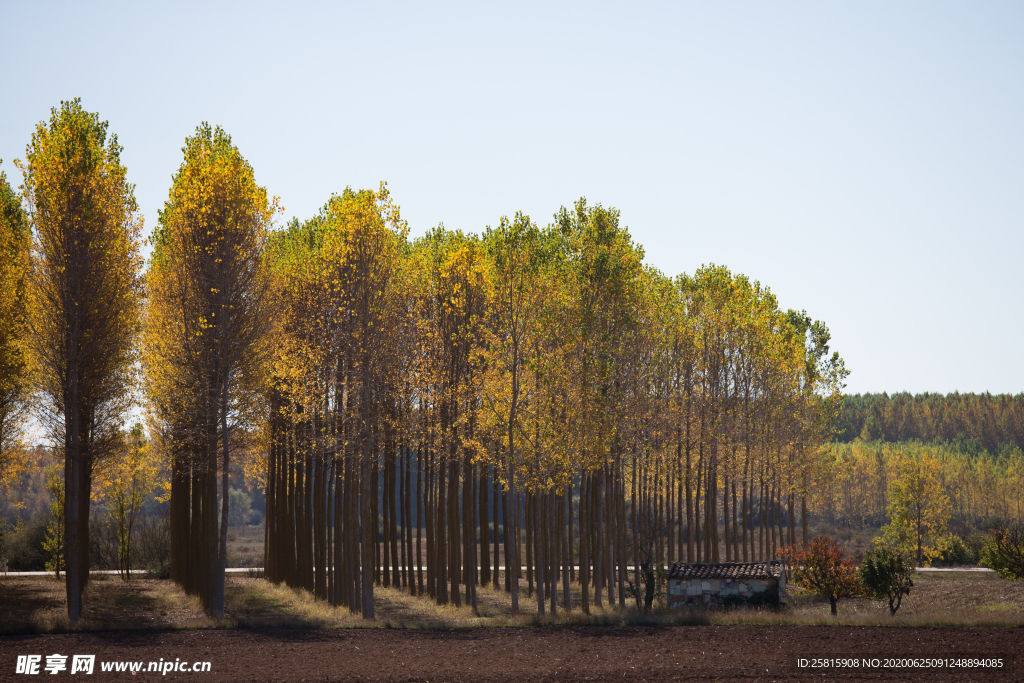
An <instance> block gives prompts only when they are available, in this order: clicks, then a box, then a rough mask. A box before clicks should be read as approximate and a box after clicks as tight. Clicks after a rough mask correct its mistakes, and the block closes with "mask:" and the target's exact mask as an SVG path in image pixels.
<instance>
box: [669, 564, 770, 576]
mask: <svg viewBox="0 0 1024 683" xmlns="http://www.w3.org/2000/svg"><path fill="white" fill-rule="evenodd" d="M769 572H770V574H769ZM781 574H782V563H781V562H769V563H768V566H767V571H766V567H765V563H764V562H721V563H716V564H686V563H685V562H673V563H672V567H671V568H670V569H669V572H668V578H670V579H763V578H766V577H768V576H769V575H770V576H773V577H776V578H777V577H779V576H780V575H781Z"/></svg>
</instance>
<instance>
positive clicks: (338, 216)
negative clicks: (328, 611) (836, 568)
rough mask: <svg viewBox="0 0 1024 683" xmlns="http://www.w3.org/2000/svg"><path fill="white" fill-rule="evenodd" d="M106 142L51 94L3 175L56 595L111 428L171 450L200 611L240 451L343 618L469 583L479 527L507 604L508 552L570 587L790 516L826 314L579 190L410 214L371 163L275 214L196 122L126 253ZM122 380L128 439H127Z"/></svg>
mask: <svg viewBox="0 0 1024 683" xmlns="http://www.w3.org/2000/svg"><path fill="white" fill-rule="evenodd" d="M120 149H121V148H120V147H119V145H118V144H117V141H116V138H115V137H113V136H110V137H108V135H107V127H106V124H105V123H100V122H99V119H98V116H97V115H95V114H91V113H88V112H85V111H84V110H83V109H82V108H81V105H80V103H79V102H78V101H77V100H76V101H72V102H64V103H62V104H61V107H60V108H55V109H54V110H53V112H52V115H51V118H50V121H49V122H48V123H47V122H40V124H39V125H38V127H37V129H36V131H35V133H34V134H33V138H32V142H31V144H30V145H29V149H28V150H27V157H26V160H25V162H24V163H23V164H21V165H20V168H21V169H22V171H23V174H24V178H25V182H24V185H23V192H22V196H21V198H20V199H21V203H20V205H19V204H18V202H17V201H13V199H12V198H14V197H15V195H14V194H13V191H12V190H10V187H9V185H8V184H7V182H6V178H3V182H2V185H3V188H0V189H2V190H3V191H2V192H0V196H2V197H4V198H6V199H5V202H6V203H5V204H4V207H5V208H4V211H3V212H2V214H0V215H2V217H3V223H2V226H0V227H2V230H3V232H2V234H0V237H2V240H3V242H2V246H3V248H4V249H6V250H8V252H9V256H10V258H7V259H5V260H3V261H0V265H2V266H3V270H2V272H0V277H2V278H3V282H4V283H6V284H5V287H6V286H8V285H9V286H10V288H11V290H10V291H12V292H15V293H16V294H17V296H16V297H14V298H13V299H11V300H9V299H6V298H5V299H4V304H5V305H8V304H10V308H11V312H12V313H11V315H10V316H5V317H4V318H3V319H2V321H0V322H2V326H3V328H2V330H0V353H2V354H3V355H2V360H3V363H2V365H0V371H2V372H3V373H4V374H3V377H2V378H0V379H2V381H0V389H3V391H4V392H6V393H4V394H3V395H2V396H0V399H2V401H0V436H2V437H3V439H4V443H3V444H2V446H3V449H2V450H0V469H5V470H10V469H12V467H13V465H14V464H16V463H15V462H14V458H13V456H11V455H10V454H14V453H16V452H17V448H16V447H15V445H14V444H15V442H16V441H17V440H18V438H19V428H20V427H19V425H23V424H24V420H25V415H26V411H27V407H28V406H29V405H34V406H35V407H36V408H37V409H38V408H39V407H42V412H40V413H39V416H40V417H41V418H42V419H43V421H44V424H45V425H46V426H47V428H48V430H49V436H50V439H51V441H52V443H53V444H54V446H55V447H56V450H57V451H58V452H59V453H60V454H61V455H62V459H63V472H64V476H63V478H62V482H63V486H64V487H65V491H66V496H65V497H66V504H65V505H64V508H63V512H62V513H61V514H60V517H61V518H62V519H63V520H64V526H63V532H62V533H63V541H62V545H63V547H64V549H65V553H64V555H65V561H66V566H67V593H68V610H69V617H70V618H71V620H72V621H75V620H77V618H78V616H79V614H80V612H81V599H82V595H83V590H84V587H85V584H86V582H87V580H88V568H89V553H88V548H89V542H88V533H89V532H88V530H89V523H90V520H89V512H90V509H89V504H88V502H89V500H90V497H91V495H92V492H93V485H94V483H95V482H96V481H97V479H98V478H100V475H103V473H104V472H106V471H109V468H110V467H111V466H112V464H116V463H118V462H120V461H121V460H124V459H125V458H127V457H128V456H127V454H128V453H132V452H137V453H138V454H143V453H144V452H145V453H150V454H154V455H159V456H160V457H162V458H163V461H164V463H165V466H166V468H167V469H168V470H169V473H170V479H171V481H170V489H171V490H170V503H169V505H170V513H169V514H170V532H169V533H170V538H171V567H170V572H171V576H172V578H173V579H174V580H175V581H177V582H179V583H180V584H181V585H182V586H183V587H184V588H185V589H186V590H187V591H188V592H189V593H191V594H194V595H198V596H199V597H200V599H201V601H202V602H203V604H204V606H205V607H206V609H207V610H208V611H210V612H211V613H212V614H214V615H220V614H222V613H223V608H224V569H225V562H226V557H227V551H226V547H227V523H228V520H230V518H231V514H230V507H231V506H230V498H231V497H230V495H224V494H225V492H229V491H230V488H231V486H232V483H233V482H232V476H234V477H235V480H234V481H237V477H238V474H237V473H238V471H239V468H240V466H244V467H246V468H248V469H247V472H248V471H249V470H251V473H253V474H255V475H257V476H260V477H262V478H263V479H264V481H265V482H266V504H267V508H266V509H267V515H266V519H267V525H266V534H267V542H266V546H265V547H266V571H267V575H268V577H270V578H271V579H272V580H274V581H284V582H287V583H289V584H291V585H294V586H301V587H304V588H307V589H309V590H311V591H313V592H314V593H315V594H316V595H317V596H319V597H321V598H323V599H326V600H329V601H331V602H332V603H334V604H339V605H345V606H347V607H348V608H350V609H351V610H353V611H356V612H360V613H362V614H363V615H364V616H365V617H367V618H372V617H373V615H374V601H373V591H374V587H375V585H379V584H391V585H396V584H397V585H401V586H402V587H403V588H407V589H408V590H410V591H412V592H415V593H416V594H424V595H429V596H431V597H433V598H434V599H436V600H437V601H438V602H441V603H446V602H456V603H459V602H461V601H462V600H465V601H466V602H468V603H469V604H471V605H474V606H475V605H476V587H477V586H478V585H480V584H481V583H484V582H487V581H488V580H489V581H490V582H491V583H494V582H495V581H497V580H499V574H498V572H497V571H496V565H497V564H498V560H499V557H503V558H504V562H505V564H506V565H507V566H508V567H509V571H508V572H507V573H506V577H507V586H508V589H509V590H510V591H511V592H512V597H513V603H514V604H516V605H517V604H518V590H519V588H518V587H519V570H520V567H521V566H526V567H527V575H526V579H527V585H528V587H529V589H530V590H532V591H534V592H535V593H536V596H537V600H538V606H539V607H540V608H541V609H543V606H544V605H545V602H546V601H548V600H550V605H551V608H554V607H555V604H556V598H557V592H558V589H559V582H561V591H562V594H563V598H564V600H567V599H568V584H569V582H571V581H575V580H578V581H579V582H580V584H581V585H582V587H583V608H584V609H585V610H586V609H589V606H590V604H591V603H593V604H596V605H601V604H602V602H603V600H605V599H607V600H608V601H610V602H612V601H614V602H618V604H620V605H623V604H624V603H625V600H626V595H627V591H628V590H629V587H630V586H632V587H635V588H636V589H637V590H638V591H639V590H641V588H640V586H641V584H643V585H644V586H646V595H647V596H648V598H649V597H650V596H651V595H653V583H652V582H653V581H655V580H656V579H655V577H656V576H657V575H658V574H659V572H658V571H657V567H658V566H663V565H664V564H665V562H666V561H670V560H674V559H678V558H685V559H688V560H693V561H701V560H705V561H719V560H726V561H729V560H755V559H763V558H767V557H771V556H773V555H774V553H775V551H776V548H777V547H778V546H780V545H783V544H789V545H791V544H794V543H796V542H797V539H796V534H797V531H796V520H797V519H798V518H802V519H804V520H806V518H807V515H808V514H809V512H810V507H809V506H811V505H813V498H812V497H811V495H810V494H811V492H812V491H813V488H814V487H815V485H816V482H817V481H819V479H820V477H821V475H822V472H823V471H824V469H823V468H827V466H828V465H829V462H828V460H827V459H825V458H824V457H823V452H822V450H821V449H820V445H821V444H822V443H823V442H825V441H827V440H828V439H830V438H831V436H832V424H833V422H834V419H835V415H836V412H837V411H838V409H839V401H840V398H841V391H842V387H843V380H844V378H845V376H846V371H845V369H844V367H843V363H842V359H841V358H840V357H839V355H838V354H836V353H830V351H829V342H830V338H829V333H828V329H827V327H826V326H825V325H824V324H823V323H822V322H820V321H813V320H811V319H810V318H809V317H808V316H807V315H806V313H804V312H798V311H783V310H781V309H779V307H778V304H777V302H776V300H775V298H774V296H773V295H772V294H771V293H770V292H769V291H768V290H767V289H766V288H764V287H762V286H761V285H759V284H758V283H756V282H753V281H751V280H749V279H748V278H746V277H744V276H741V275H735V274H733V273H730V272H729V270H728V269H727V268H724V267H721V266H707V267H704V268H702V269H700V270H699V271H697V272H696V273H695V274H693V275H680V276H678V277H667V276H665V275H663V274H661V273H659V272H658V271H657V270H655V269H653V268H651V267H650V266H648V265H645V264H644V262H643V256H644V254H643V250H642V248H641V247H640V246H639V245H637V244H635V243H634V242H633V241H632V238H631V237H630V235H629V232H628V231H627V230H626V229H625V228H624V227H623V226H621V225H620V222H619V215H618V213H617V212H616V211H615V210H613V209H606V208H604V207H602V206H600V205H590V204H588V203H587V202H586V201H585V200H582V199H581V200H580V201H578V202H577V203H576V204H575V205H574V206H573V207H572V208H562V209H561V210H559V211H558V212H557V214H556V215H555V216H554V219H553V221H552V222H551V223H550V224H549V225H547V226H546V227H539V226H538V225H537V224H536V223H534V222H533V221H531V220H530V219H529V217H527V216H523V215H518V214H517V215H516V216H515V218H514V219H513V220H511V221H509V220H507V219H504V218H502V219H501V220H500V221H499V223H498V225H497V226H496V227H494V228H487V229H486V230H485V231H484V232H483V234H481V235H466V234H462V233H459V232H451V231H447V230H445V229H443V227H439V228H437V229H435V230H432V231H430V232H428V233H427V235H426V236H424V237H422V238H420V239H416V240H410V239H409V237H408V229H407V227H406V225H405V223H404V222H403V221H402V219H401V216H400V214H399V210H398V206H397V205H396V204H395V203H394V202H393V201H392V199H391V197H390V196H389V194H388V192H387V190H386V187H385V186H383V185H382V186H381V188H380V190H379V191H377V192H373V191H366V190H364V191H351V190H346V191H345V192H343V193H342V194H340V195H336V196H334V197H332V198H331V199H330V200H329V201H328V203H327V204H326V205H325V207H324V208H323V210H322V211H321V212H320V213H319V214H318V215H317V216H315V217H313V218H311V219H309V220H307V221H305V222H300V221H293V222H292V223H290V224H289V225H288V226H287V227H286V228H285V229H282V230H274V229H273V220H274V216H275V215H276V214H277V213H278V207H277V206H276V201H275V200H274V199H272V198H271V197H270V196H269V195H268V193H267V191H266V189H265V188H263V187H261V186H259V185H258V184H257V183H256V181H255V173H254V171H253V169H252V167H251V166H250V165H249V163H248V162H247V161H246V160H245V159H244V158H243V157H242V155H241V153H240V152H239V150H238V149H237V148H236V147H235V146H234V145H233V143H232V141H231V138H230V137H229V136H228V135H227V134H226V133H225V132H224V131H223V130H221V129H219V128H216V129H214V128H211V127H210V126H208V125H206V124H203V125H202V126H200V127H199V128H198V129H197V131H196V133H195V135H193V136H190V137H189V138H187V139H186V141H185V146H184V148H183V150H182V151H183V156H184V158H183V161H182V164H181V167H180V168H179V170H178V172H177V173H176V174H175V175H174V177H173V179H172V184H171V189H170V192H169V195H168V199H167V202H166V203H165V205H164V209H163V210H162V211H161V212H160V216H159V221H158V224H157V226H156V228H155V230H154V231H153V233H152V236H151V238H150V241H151V244H152V245H153V254H152V258H151V260H150V262H149V264H148V270H147V271H145V272H143V263H142V261H141V259H140V256H139V254H140V249H141V246H142V244H141V239H140V237H139V232H140V228H141V220H140V216H139V215H138V213H137V207H136V204H135V200H134V194H133V192H134V188H133V187H132V186H131V185H130V184H129V183H127V180H126V177H127V176H126V169H125V168H124V166H123V165H122V164H121V163H120V156H119V154H120ZM8 199H12V201H9V202H8V201H7V200H8ZM8 204H9V205H10V206H8ZM30 229H31V231H30ZM139 367H141V369H142V374H141V377H140V376H139V373H138V372H137V369H138V368H139ZM140 384H141V385H142V388H143V389H144V394H145V402H146V410H147V432H148V433H147V436H148V440H147V442H146V443H147V444H148V445H147V446H146V449H145V451H143V450H142V449H141V446H139V448H134V447H132V448H128V449H127V450H126V449H125V448H123V446H124V444H125V443H128V442H127V441H126V438H127V436H126V435H127V432H126V430H125V429H124V426H123V424H122V423H123V421H124V419H125V417H126V416H127V415H128V408H129V405H130V402H131V400H132V397H133V396H134V394H135V389H136V388H138V387H139V385H140ZM30 398H32V400H31V401H30ZM38 399H42V400H41V401H40V400H38ZM132 443H137V444H142V443H143V442H142V440H141V437H139V438H138V439H136V437H135V436H133V437H132ZM241 454H248V455H251V454H256V457H254V458H253V457H248V458H246V460H245V462H244V463H243V462H240V460H239V455H241ZM0 476H5V477H7V476H9V475H8V474H6V473H5V472H2V471H0ZM104 476H105V475H104ZM499 518H500V519H499ZM499 522H500V523H499ZM804 529H806V525H804ZM803 540H804V541H805V542H806V538H804V539H803ZM499 550H500V552H499ZM723 553H724V556H723ZM577 565H578V566H579V570H578V573H577V570H576V567H577ZM411 567H415V568H416V571H415V574H416V576H415V580H413V576H412V572H411V570H410V568H411ZM628 567H632V569H629V570H628V572H629V575H627V568H628ZM399 568H403V570H402V571H399ZM591 591H593V592H592V593H591ZM605 596H606V597H605ZM564 604H568V603H567V602H565V603H564Z"/></svg>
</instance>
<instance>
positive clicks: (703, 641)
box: [0, 626, 1024, 683]
mask: <svg viewBox="0 0 1024 683" xmlns="http://www.w3.org/2000/svg"><path fill="white" fill-rule="evenodd" d="M54 653H59V654H64V655H73V654H94V655H96V666H95V673H94V674H93V675H92V676H90V677H88V678H86V680H90V679H91V680H122V681H129V680H156V679H165V680H191V681H196V682H197V683H198V682H202V683H213V682H214V681H430V682H434V681H541V680H543V681H676V680H707V681H748V682H755V681H765V682H767V681H778V680H800V681H810V680H830V679H843V680H878V681H925V680H927V681H987V680H994V681H1010V680H1022V679H1024V676H1022V672H1021V671H1019V670H1018V669H1017V666H1016V664H1017V663H1016V662H1015V661H1014V657H1015V656H1016V657H1022V656H1024V628H991V627H990V628H913V627H892V628H889V627H844V626H826V627H822V626H677V627H663V628H653V627H577V628H570V627H563V628H538V627H534V628H474V629H456V630H446V631H441V630H425V629H409V630H404V629H335V630H302V631H246V630H195V631H150V632H124V631H106V632H95V633H69V634H53V635H33V636H0V680H4V681H6V680H12V681H17V680H21V681H25V680H32V679H33V678H37V677H35V676H25V675H16V674H15V673H14V672H15V664H16V659H17V656H18V655H30V654H39V655H43V662H44V663H45V655H48V654H54ZM841 655H855V656H856V657H857V658H858V659H862V658H864V657H869V658H870V657H875V658H879V659H880V660H882V662H884V660H885V658H887V657H896V658H900V659H907V658H923V657H936V658H953V657H957V656H966V655H973V656H977V655H987V656H990V657H1001V658H1002V659H1003V662H1004V668H1003V669H1002V670H983V669H977V668H974V669H969V670H964V669H922V668H919V669H914V668H893V669H883V668H865V667H863V666H861V667H857V668H853V669H843V670H838V669H829V670H827V671H826V670H818V671H817V672H812V671H809V670H807V669H803V670H801V669H798V667H797V658H799V657H804V658H808V659H810V658H813V657H816V656H817V657H822V656H832V657H835V656H841ZM161 658H162V659H163V660H164V661H175V660H176V659H180V660H182V661H185V662H195V661H209V662H210V663H211V671H210V672H209V673H187V674H186V673H175V672H170V673H168V674H167V675H166V676H161V675H160V674H157V673H146V667H147V666H148V662H150V661H158V660H160V659H161ZM119 660H120V661H141V662H144V664H143V670H142V672H141V673H139V674H138V675H136V676H133V675H132V674H130V673H103V672H101V670H100V669H101V664H102V663H103V662H110V661H119ZM68 661H69V667H68V668H69V669H70V657H69V660H68ZM1020 665H1021V666H1024V661H1021V662H1020ZM79 675H80V674H75V677H78V676H79ZM67 676H70V674H69V673H68V672H67V671H64V672H62V673H60V674H58V675H57V676H50V675H48V674H47V673H46V672H44V671H41V675H40V676H39V677H38V678H42V679H43V680H59V679H63V678H64V677H67Z"/></svg>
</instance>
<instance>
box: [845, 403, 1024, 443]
mask: <svg viewBox="0 0 1024 683" xmlns="http://www.w3.org/2000/svg"><path fill="white" fill-rule="evenodd" d="M858 438H859V439H861V440H863V441H876V440H881V441H890V442H896V441H910V440H912V439H918V440H920V441H924V442H933V441H954V440H957V439H964V438H966V439H977V440H978V441H979V442H980V443H981V446H982V448H984V449H985V450H987V451H989V452H990V453H996V452H997V451H998V450H999V447H1000V446H1002V445H1004V444H1013V445H1015V446H1017V447H1018V448H1024V394H1017V395H1015V396H1014V395H1010V394H997V395H992V394H987V393H986V394H959V393H953V394H946V395H942V394H927V393H926V394H915V395H911V394H908V393H899V394H893V395H892V396H890V395H888V394H885V393H882V394H852V395H846V396H844V397H843V407H842V410H841V411H840V412H839V418H838V420H837V421H836V440H837V441H840V442H844V443H849V442H851V441H853V440H854V439H858Z"/></svg>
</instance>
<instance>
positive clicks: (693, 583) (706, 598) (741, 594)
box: [668, 562, 786, 607]
mask: <svg viewBox="0 0 1024 683" xmlns="http://www.w3.org/2000/svg"><path fill="white" fill-rule="evenodd" d="M785 602H786V569H785V567H783V565H782V563H781V562H742V563H741V562H722V563H715V564H687V563H684V562H676V563H674V564H673V565H672V567H671V569H669V573H668V604H669V607H679V606H681V605H779V604H784V603H785Z"/></svg>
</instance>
